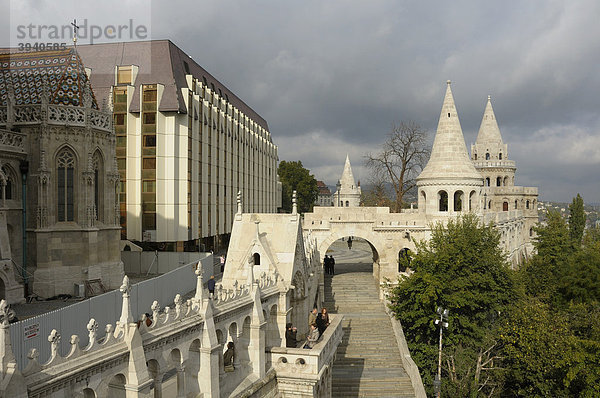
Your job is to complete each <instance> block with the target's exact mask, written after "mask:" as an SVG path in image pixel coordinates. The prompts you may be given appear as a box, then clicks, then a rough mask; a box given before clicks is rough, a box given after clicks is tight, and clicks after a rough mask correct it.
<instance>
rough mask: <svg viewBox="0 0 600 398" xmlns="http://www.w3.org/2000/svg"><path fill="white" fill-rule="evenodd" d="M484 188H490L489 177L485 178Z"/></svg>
mask: <svg viewBox="0 0 600 398" xmlns="http://www.w3.org/2000/svg"><path fill="white" fill-rule="evenodd" d="M485 186H486V187H489V186H490V177H486V179H485Z"/></svg>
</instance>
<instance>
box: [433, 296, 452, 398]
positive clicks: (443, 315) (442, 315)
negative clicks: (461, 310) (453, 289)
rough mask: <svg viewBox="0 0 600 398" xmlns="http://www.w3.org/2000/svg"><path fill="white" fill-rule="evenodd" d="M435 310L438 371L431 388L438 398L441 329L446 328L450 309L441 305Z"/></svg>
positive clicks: (440, 367) (440, 389)
mask: <svg viewBox="0 0 600 398" xmlns="http://www.w3.org/2000/svg"><path fill="white" fill-rule="evenodd" d="M436 312H437V314H438V316H439V318H438V317H436V319H435V322H434V323H435V324H436V325H438V326H439V328H440V346H439V350H438V371H437V375H435V380H434V381H433V390H434V392H435V396H436V397H437V398H440V395H441V393H442V331H443V330H444V328H448V314H449V313H450V311H448V310H447V309H442V307H438V308H437V311H436Z"/></svg>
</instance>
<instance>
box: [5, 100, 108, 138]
mask: <svg viewBox="0 0 600 398" xmlns="http://www.w3.org/2000/svg"><path fill="white" fill-rule="evenodd" d="M44 107H45V109H44ZM11 109H12V112H9V109H8V108H7V107H0V125H8V124H14V125H30V124H39V123H41V122H43V121H45V122H47V123H48V124H55V125H56V124H58V125H68V126H86V124H87V123H89V125H90V127H93V128H96V129H99V130H104V131H108V132H112V130H113V125H112V114H111V113H106V112H102V111H99V110H97V109H93V108H90V107H79V106H70V105H51V104H49V105H41V104H35V105H15V106H13V107H11ZM43 110H45V112H42V111H43ZM44 114H45V115H46V116H45V119H44Z"/></svg>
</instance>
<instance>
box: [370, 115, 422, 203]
mask: <svg viewBox="0 0 600 398" xmlns="http://www.w3.org/2000/svg"><path fill="white" fill-rule="evenodd" d="M427 135H428V133H427V131H425V130H423V129H422V128H421V126H419V125H418V124H416V123H414V122H400V124H397V125H396V124H394V125H392V130H391V132H390V134H389V135H388V138H387V140H386V141H385V142H384V143H383V145H382V149H381V151H380V152H378V153H375V154H372V153H368V154H366V155H365V164H366V166H367V167H368V168H369V169H370V170H371V173H372V174H376V175H378V176H379V178H384V179H385V182H387V183H389V184H390V185H391V186H392V188H393V190H394V194H395V198H394V203H393V207H392V211H394V212H399V211H400V210H401V209H402V207H403V205H404V202H405V196H406V194H407V193H408V192H409V191H411V190H412V189H414V187H415V186H416V178H417V177H418V175H419V173H420V172H421V171H422V170H423V168H424V167H425V164H426V163H427V160H428V159H429V148H428V145H427Z"/></svg>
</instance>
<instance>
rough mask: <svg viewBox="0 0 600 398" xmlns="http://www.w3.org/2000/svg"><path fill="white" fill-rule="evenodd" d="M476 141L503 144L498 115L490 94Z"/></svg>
mask: <svg viewBox="0 0 600 398" xmlns="http://www.w3.org/2000/svg"><path fill="white" fill-rule="evenodd" d="M476 142H477V143H478V144H483V143H495V144H503V142H502V135H501V134H500V128H499V127H498V122H497V121H496V115H495V114H494V109H493V108H492V99H491V97H490V96H489V95H488V100H487V104H486V105H485V111H483V119H482V120H481V126H480V127H479V133H478V134H477V141H476Z"/></svg>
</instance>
